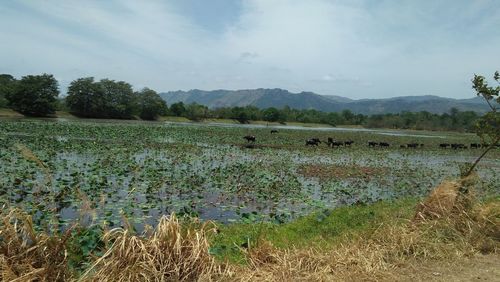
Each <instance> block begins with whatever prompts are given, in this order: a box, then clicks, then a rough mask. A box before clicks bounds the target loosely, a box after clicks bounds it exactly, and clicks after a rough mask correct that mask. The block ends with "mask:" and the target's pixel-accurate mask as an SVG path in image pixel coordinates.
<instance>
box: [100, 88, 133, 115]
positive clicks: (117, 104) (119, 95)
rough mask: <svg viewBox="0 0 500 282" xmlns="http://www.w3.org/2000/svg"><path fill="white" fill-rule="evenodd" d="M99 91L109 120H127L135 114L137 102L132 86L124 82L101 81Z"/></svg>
mask: <svg viewBox="0 0 500 282" xmlns="http://www.w3.org/2000/svg"><path fill="white" fill-rule="evenodd" d="M99 91H102V93H103V98H104V109H103V110H104V112H105V113H107V114H108V115H109V117H111V118H119V119H127V118H132V117H133V116H134V115H135V114H137V111H138V107H137V100H136V96H135V95H134V91H133V90H132V85H130V84H129V83H127V82H125V81H115V80H110V79H102V80H101V81H99Z"/></svg>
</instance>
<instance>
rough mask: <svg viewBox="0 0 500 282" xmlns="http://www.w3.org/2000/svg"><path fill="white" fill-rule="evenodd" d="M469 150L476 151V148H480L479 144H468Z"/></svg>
mask: <svg viewBox="0 0 500 282" xmlns="http://www.w3.org/2000/svg"><path fill="white" fill-rule="evenodd" d="M470 148H471V149H478V148H481V144H478V143H470Z"/></svg>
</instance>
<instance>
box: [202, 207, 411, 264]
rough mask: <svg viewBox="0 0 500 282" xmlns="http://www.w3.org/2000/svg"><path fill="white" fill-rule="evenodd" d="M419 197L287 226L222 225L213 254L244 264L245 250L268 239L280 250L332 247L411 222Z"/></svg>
mask: <svg viewBox="0 0 500 282" xmlns="http://www.w3.org/2000/svg"><path fill="white" fill-rule="evenodd" d="M417 202H418V200H417V199H416V198H406V199H402V200H398V201H382V202H378V203H375V204H372V205H357V206H349V207H340V208H337V209H334V210H325V211H320V212H315V213H313V214H310V215H308V216H304V217H301V218H299V219H296V220H294V221H292V222H289V223H285V224H273V223H254V224H242V223H236V224H228V225H220V226H219V234H218V235H217V236H215V237H214V238H213V242H212V246H213V248H212V249H213V252H214V253H215V254H216V255H217V257H218V258H219V259H222V260H226V259H227V260H229V261H231V262H235V263H244V262H245V259H244V255H243V253H242V252H241V250H242V249H241V248H243V247H246V245H248V244H250V246H252V245H254V244H256V243H257V242H258V241H259V240H262V239H264V240H267V241H269V242H271V243H272V244H273V245H274V246H276V247H278V248H283V249H288V248H293V247H297V248H309V247H313V248H319V249H323V248H331V247H332V246H334V245H335V244H339V243H342V242H347V241H349V240H352V238H353V237H356V236H359V235H363V234H370V233H372V232H374V231H375V230H376V229H377V228H379V227H380V226H381V225H384V224H393V223H398V222H399V223H405V222H408V219H410V218H411V217H412V215H413V213H414V212H415V206H416V204H417Z"/></svg>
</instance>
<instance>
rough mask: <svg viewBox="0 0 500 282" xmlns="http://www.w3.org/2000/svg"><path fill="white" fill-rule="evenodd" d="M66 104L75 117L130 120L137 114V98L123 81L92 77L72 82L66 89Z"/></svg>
mask: <svg viewBox="0 0 500 282" xmlns="http://www.w3.org/2000/svg"><path fill="white" fill-rule="evenodd" d="M66 103H67V105H68V107H69V108H70V111H71V112H72V113H74V114H76V115H80V116H84V117H94V118H119V119H126V118H132V117H133V116H134V115H136V114H137V113H138V104H137V96H136V95H135V93H134V91H133V90H132V85H130V84H129V83H127V82H124V81H114V80H110V79H102V80H100V81H99V82H94V78H93V77H85V78H80V79H77V80H74V81H72V82H71V84H70V86H69V87H68V97H67V98H66Z"/></svg>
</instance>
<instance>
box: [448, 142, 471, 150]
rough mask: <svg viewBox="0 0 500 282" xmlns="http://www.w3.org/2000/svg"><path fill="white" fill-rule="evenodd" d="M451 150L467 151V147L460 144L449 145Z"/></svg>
mask: <svg viewBox="0 0 500 282" xmlns="http://www.w3.org/2000/svg"><path fill="white" fill-rule="evenodd" d="M451 148H452V149H455V150H456V149H467V146H465V145H464V144H461V143H453V144H451Z"/></svg>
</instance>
